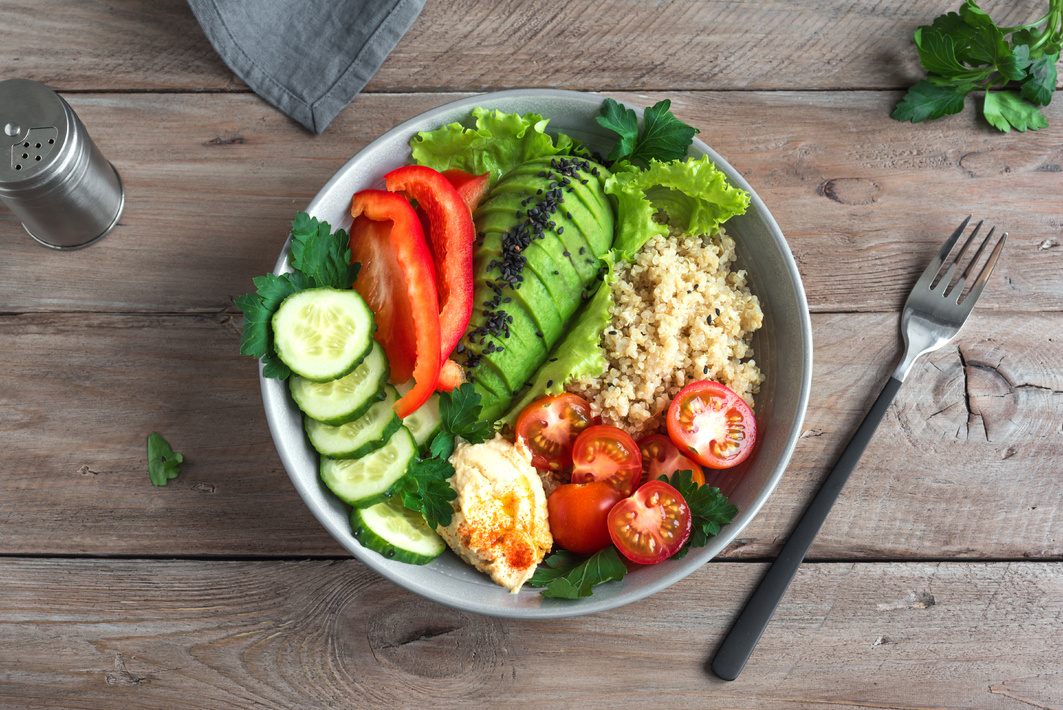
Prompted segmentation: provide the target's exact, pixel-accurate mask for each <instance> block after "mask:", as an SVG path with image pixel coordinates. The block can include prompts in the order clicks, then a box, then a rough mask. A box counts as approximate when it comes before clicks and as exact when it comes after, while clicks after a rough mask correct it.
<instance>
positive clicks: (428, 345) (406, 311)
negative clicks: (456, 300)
mask: <svg viewBox="0 0 1063 710" xmlns="http://www.w3.org/2000/svg"><path fill="white" fill-rule="evenodd" d="M351 216H352V217H354V222H353V223H352V224H351V261H352V262H354V261H357V262H360V263H361V264H362V269H361V271H360V272H359V273H358V279H357V280H356V281H355V282H354V289H355V290H356V291H358V293H359V294H360V295H361V296H362V298H364V299H365V302H366V303H367V304H368V305H369V308H370V309H371V310H372V311H373V314H374V316H375V317H376V324H377V332H376V339H377V341H378V342H379V343H380V344H381V345H382V346H383V348H384V352H386V353H387V356H388V365H389V367H390V368H391V380H392V382H405V381H407V380H408V379H410V377H411V376H412V377H413V379H414V381H415V384H414V387H413V389H411V390H410V391H409V392H407V393H406V395H405V396H403V397H402V398H401V399H399V401H397V402H396V403H395V413H396V414H398V415H399V416H400V417H405V416H407V415H408V414H410V413H411V412H413V411H415V410H416V409H417V408H419V407H420V406H421V405H422V404H424V402H425V400H427V399H428V397H429V396H431V394H432V392H434V391H435V387H436V381H437V379H438V378H439V365H440V357H439V353H440V346H439V294H438V292H437V291H436V279H435V269H434V267H433V266H432V256H431V254H430V253H429V252H428V245H427V244H426V243H425V238H424V231H423V230H422V229H421V223H420V221H419V220H418V219H417V213H416V212H414V210H413V207H412V206H411V205H410V203H409V202H408V201H407V200H406V198H404V197H402V196H401V195H398V194H396V193H393V192H387V191H385V190H362V191H361V192H356V193H355V194H354V196H353V197H352V198H351Z"/></svg>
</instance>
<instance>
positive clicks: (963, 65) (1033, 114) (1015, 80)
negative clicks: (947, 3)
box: [891, 0, 1063, 132]
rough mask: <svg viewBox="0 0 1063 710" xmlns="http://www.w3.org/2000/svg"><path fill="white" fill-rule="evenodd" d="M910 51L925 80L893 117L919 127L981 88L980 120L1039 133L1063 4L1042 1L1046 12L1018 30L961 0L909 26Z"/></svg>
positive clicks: (1062, 40)
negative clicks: (950, 9) (953, 8)
mask: <svg viewBox="0 0 1063 710" xmlns="http://www.w3.org/2000/svg"><path fill="white" fill-rule="evenodd" d="M1009 36H1010V39H1009ZM915 46H916V51H918V52H919V60H920V62H921V63H922V65H923V67H924V68H925V69H926V70H927V78H926V79H924V80H922V81H920V82H918V83H916V84H915V85H914V86H912V87H911V88H910V89H909V90H908V93H907V94H905V96H904V98H903V99H902V100H901V102H900V103H899V104H897V107H896V108H895V109H894V110H893V113H892V114H891V115H892V117H893V118H895V119H897V120H898V121H911V122H912V123H919V122H921V121H928V120H934V119H938V118H941V117H943V116H949V115H952V114H955V113H959V112H960V111H962V110H963V105H964V99H965V98H966V96H967V95H968V94H970V93H971V92H974V91H979V90H984V91H985V97H984V99H983V103H982V115H983V116H985V118H986V120H987V121H989V123H990V124H991V125H992V126H994V127H995V128H997V129H999V130H1001V131H1004V132H1007V131H1010V130H1011V129H1012V128H1015V129H1017V130H1019V131H1026V130H1037V129H1038V128H1044V127H1045V126H1047V125H1048V120H1047V119H1046V118H1045V117H1044V115H1043V114H1042V113H1041V111H1040V108H1039V107H1041V106H1047V105H1048V104H1049V102H1050V101H1051V100H1052V93H1053V92H1054V91H1055V88H1056V77H1057V73H1056V62H1057V61H1059V53H1060V47H1061V46H1063V0H1049V9H1048V13H1047V14H1046V15H1044V16H1043V17H1042V18H1041V19H1039V20H1037V21H1035V22H1031V23H1028V24H1025V25H1020V26H1018V27H999V26H998V25H997V24H996V23H995V22H993V20H992V18H990V17H989V15H988V14H986V12H985V11H984V10H982V9H981V8H979V7H978V4H977V3H976V2H975V0H965V2H964V4H963V5H961V6H960V9H959V11H958V12H950V13H947V14H944V15H941V16H939V17H937V18H936V19H935V20H934V22H933V24H931V25H924V26H922V27H919V28H918V29H916V31H915Z"/></svg>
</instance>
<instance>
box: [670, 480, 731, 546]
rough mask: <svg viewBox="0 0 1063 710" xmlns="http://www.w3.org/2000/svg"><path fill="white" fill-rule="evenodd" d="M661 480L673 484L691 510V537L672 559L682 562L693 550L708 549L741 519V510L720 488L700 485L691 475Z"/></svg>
mask: <svg viewBox="0 0 1063 710" xmlns="http://www.w3.org/2000/svg"><path fill="white" fill-rule="evenodd" d="M657 480H659V481H664V482H665V483H669V484H671V486H672V487H673V488H675V489H676V490H677V491H679V493H680V494H681V495H682V496H683V500H685V501H686V502H687V507H688V508H689V509H690V537H689V538H688V539H687V541H686V544H685V545H683V546H682V547H681V548H679V551H678V552H676V553H675V554H674V555H672V556H671V557H670V558H669V559H673V560H680V559H682V558H684V557H686V554H687V553H688V552H690V548H692V547H705V545H707V544H709V538H710V537H713V536H715V535H718V534H719V532H720V528H722V527H723V526H724V525H727V524H728V523H730V522H731V521H732V520H734V516H736V515H738V508H736V507H735V506H733V505H731V504H730V503H728V502H727V496H725V495H724V494H723V493H720V489H719V488H714V487H713V486H708V485H698V484H697V483H695V482H694V477H693V473H692V472H691V471H678V472H676V473H674V474H672V477H671V478H668V477H667V476H661V477H660V478H658V479H657Z"/></svg>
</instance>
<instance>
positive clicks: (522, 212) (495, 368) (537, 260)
mask: <svg viewBox="0 0 1063 710" xmlns="http://www.w3.org/2000/svg"><path fill="white" fill-rule="evenodd" d="M553 160H557V161H558V162H557V163H554V166H551V162H552V161H553ZM583 162H584V161H583V160H582V159H580V162H579V165H582V164H583ZM587 162H588V164H589V166H590V167H591V168H593V169H596V170H598V171H599V172H600V173H601V174H602V176H603V177H604V176H605V175H607V174H608V172H607V171H606V169H605V168H603V167H601V166H597V165H596V164H593V163H590V162H589V161H587ZM562 171H563V173H562ZM603 177H595V176H593V175H591V174H590V173H589V171H587V170H582V169H578V166H574V164H573V162H572V159H570V158H564V157H562V158H556V159H551V158H544V159H538V160H533V161H529V162H527V163H525V164H524V165H521V166H518V167H517V168H515V169H513V170H511V171H510V172H509V173H507V174H506V175H504V176H502V178H501V179H500V180H499V181H498V183H496V185H495V186H494V187H493V188H492V189H491V192H490V193H489V194H488V195H487V197H486V199H485V200H484V201H483V202H482V203H481V205H480V207H479V208H478V209H477V210H476V212H475V214H474V219H475V222H476V231H477V235H478V239H477V242H476V245H475V259H474V269H475V271H474V288H475V294H474V303H475V309H474V312H473V317H472V319H471V320H470V322H469V329H468V332H469V333H472V334H474V336H475V339H474V341H472V342H471V343H470V341H469V339H468V338H466V339H465V340H464V341H463V342H464V343H465V345H466V347H467V348H468V349H469V351H470V354H471V355H472V356H474V357H479V358H480V359H479V362H478V364H477V365H476V366H475V367H473V368H470V369H469V373H470V375H471V377H472V379H473V380H474V382H476V384H477V387H478V388H479V389H480V390H482V395H481V396H482V397H483V402H482V403H483V405H484V409H483V412H482V414H481V419H483V420H485V421H494V420H495V419H496V418H497V417H498V416H499V415H501V414H502V413H504V412H505V410H506V409H507V408H508V406H509V404H510V402H511V401H512V398H513V396H514V392H516V391H518V390H520V389H522V388H523V386H524V384H525V382H527V381H528V380H529V379H530V378H531V377H532V376H533V374H534V373H535V371H536V370H537V369H538V368H539V366H540V365H541V364H542V362H543V361H544V360H545V359H546V357H548V353H549V352H550V351H551V349H552V347H553V346H554V345H555V344H556V343H557V342H558V341H559V340H560V339H561V338H562V337H563V336H564V333H565V327H566V325H567V324H568V322H569V320H570V319H571V318H572V315H573V314H574V313H575V312H576V311H577V309H578V308H579V307H580V304H581V303H582V301H583V298H582V295H583V293H584V292H585V291H591V290H593V287H594V286H596V285H597V283H596V280H597V277H598V271H599V267H600V263H599V258H600V257H601V256H602V255H603V254H605V253H606V252H607V251H608V249H609V248H610V247H611V245H612V240H613V231H614V222H615V217H614V215H613V210H612V206H611V204H610V203H609V199H608V197H607V196H606V195H605V193H604V191H603V190H602V182H603ZM566 181H567V182H566ZM584 181H585V182H584ZM551 208H553V211H552V212H551V211H550V209H551ZM529 211H530V212H531V213H532V215H531V216H530V217H529V214H528V213H529ZM514 254H520V256H521V257H522V258H517V259H514V258H513V255H514ZM504 257H507V258H508V261H509V263H510V264H511V266H509V267H507V270H509V269H512V272H513V273H509V274H507V276H508V277H509V281H508V282H507V281H503V280H502V270H501V269H500V268H499V266H500V265H501V263H502V262H503V261H504ZM492 286H493V287H495V288H497V289H499V290H498V291H497V294H498V295H497V296H496V290H495V288H492ZM506 299H508V300H506ZM484 302H487V303H488V304H489V305H487V306H484V305H483V304H484ZM496 304H497V305H496ZM500 313H504V314H506V316H507V318H509V319H510V320H509V321H508V333H509V336H508V337H504V336H495V335H486V336H485V335H484V334H485V329H484V325H485V323H487V322H488V321H489V320H491V319H492V318H497V317H498V316H497V315H495V314H500ZM497 327H498V323H497V321H495V322H494V323H493V324H492V328H493V329H497ZM496 332H497V330H496ZM481 337H483V340H484V344H483V345H481V344H480V343H479V341H480V339H481ZM492 344H493V345H492ZM498 347H501V349H500V350H499V349H495V348H498Z"/></svg>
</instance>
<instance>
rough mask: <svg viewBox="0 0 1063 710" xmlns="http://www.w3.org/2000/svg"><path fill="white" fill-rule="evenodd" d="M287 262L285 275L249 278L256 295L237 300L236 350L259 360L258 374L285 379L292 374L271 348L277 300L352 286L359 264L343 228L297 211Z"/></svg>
mask: <svg viewBox="0 0 1063 710" xmlns="http://www.w3.org/2000/svg"><path fill="white" fill-rule="evenodd" d="M290 257H291V265H292V268H293V269H295V270H294V271H292V272H291V273H287V274H281V275H279V276H278V275H277V274H266V275H265V276H257V277H255V278H254V279H252V282H253V283H254V284H255V289H256V292H255V293H248V294H244V295H243V296H240V297H239V298H237V299H236V301H235V303H236V307H237V308H239V309H240V310H241V311H243V312H244V332H243V337H242V338H241V340H240V354H241V355H250V356H251V357H254V358H259V359H261V360H262V374H264V375H265V376H266V377H274V378H276V379H279V380H286V379H288V377H289V376H290V375H291V374H292V371H291V369H289V368H288V366H287V365H285V364H284V363H283V362H282V361H281V359H280V358H279V357H277V352H276V350H274V347H273V326H272V321H273V314H274V313H276V312H277V309H278V308H279V307H280V305H281V302H282V301H283V300H284V299H285V298H287V297H288V296H290V295H292V294H293V293H295V292H296V291H302V290H303V289H307V288H317V287H322V286H325V287H329V288H350V287H351V284H353V283H354V280H355V278H357V276H358V270H359V269H360V268H361V264H358V263H355V264H352V263H351V248H350V237H348V236H347V233H346V232H345V231H343V230H342V229H340V230H337V231H336V232H335V233H333V232H332V228H331V227H330V226H329V223H328V222H319V221H318V219H317V218H316V217H311V216H309V215H308V214H307V213H306V212H300V213H299V214H297V215H296V216H295V219H294V220H292V247H291V255H290Z"/></svg>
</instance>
